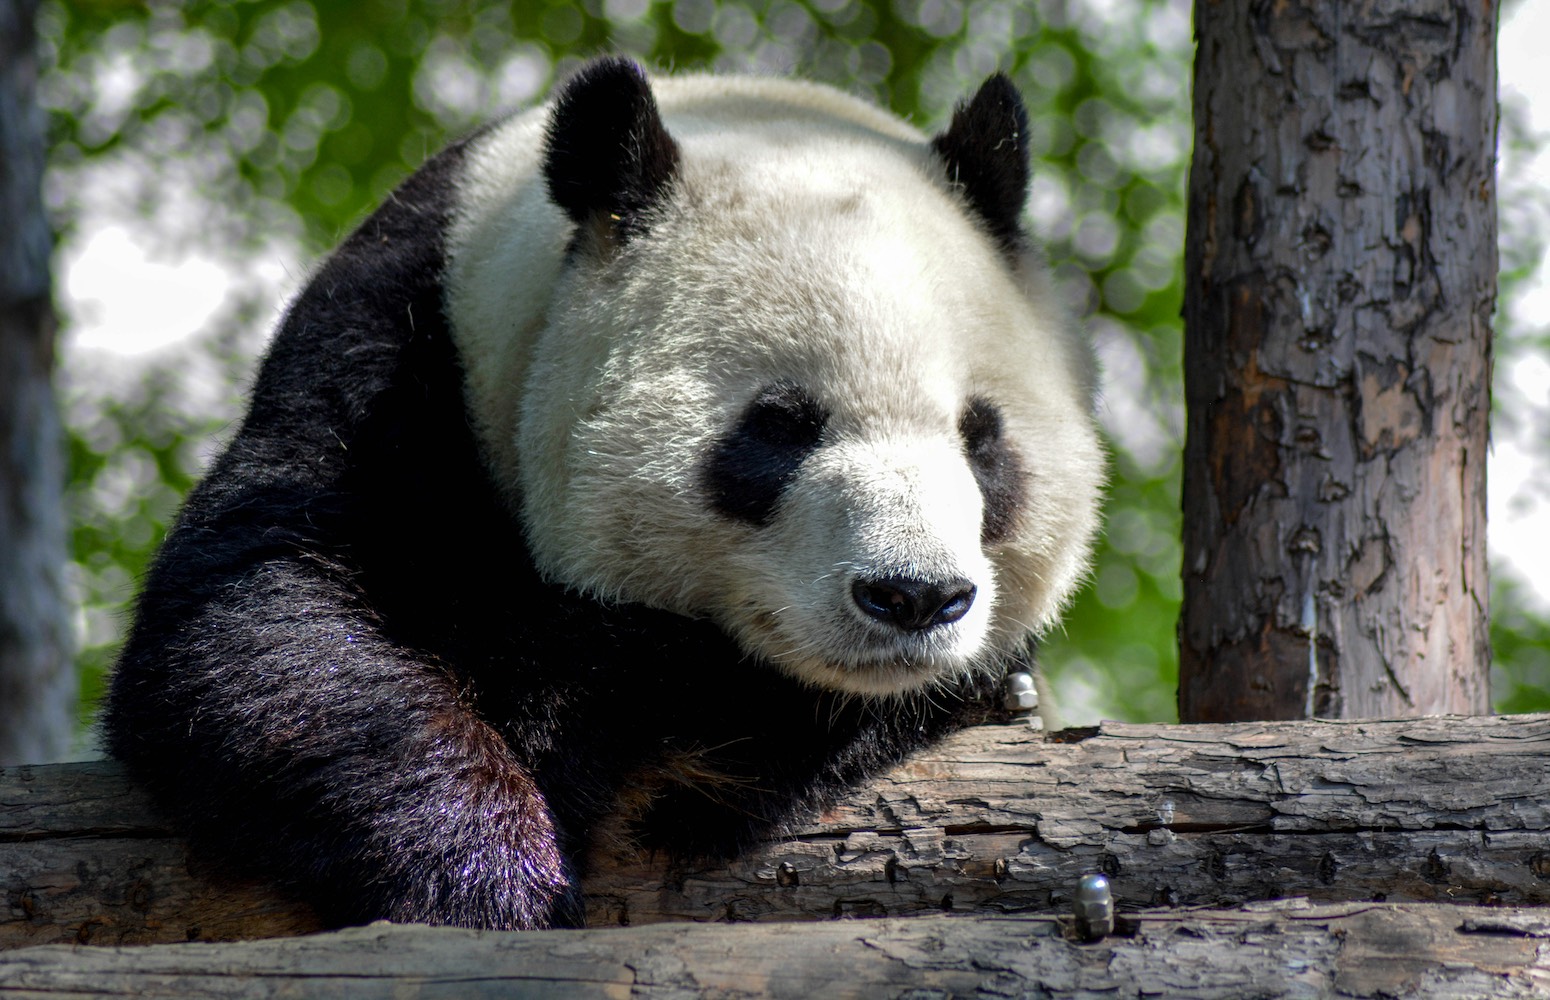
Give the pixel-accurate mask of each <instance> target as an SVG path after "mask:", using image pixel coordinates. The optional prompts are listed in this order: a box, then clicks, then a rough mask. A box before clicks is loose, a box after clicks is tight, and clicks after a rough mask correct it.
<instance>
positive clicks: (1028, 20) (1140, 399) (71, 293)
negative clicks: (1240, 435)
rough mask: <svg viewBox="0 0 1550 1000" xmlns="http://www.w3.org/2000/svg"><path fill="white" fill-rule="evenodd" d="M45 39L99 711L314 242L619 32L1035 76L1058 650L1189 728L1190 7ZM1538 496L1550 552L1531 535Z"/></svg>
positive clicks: (1522, 351) (631, 19)
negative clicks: (190, 500) (1071, 507)
mask: <svg viewBox="0 0 1550 1000" xmlns="http://www.w3.org/2000/svg"><path fill="white" fill-rule="evenodd" d="M1546 6H1550V2H1547V0H1528V2H1527V3H1520V4H1517V5H1509V6H1508V8H1507V9H1506V11H1505V12H1504V19H1505V20H1506V22H1507V23H1508V25H1509V28H1508V29H1506V30H1504V32H1503V62H1504V76H1505V77H1506V78H1507V82H1508V84H1509V85H1515V79H1514V77H1513V72H1514V71H1512V70H1511V69H1510V58H1509V51H1508V49H1509V41H1510V39H1512V38H1514V37H1518V36H1521V35H1523V34H1525V33H1526V34H1527V37H1528V38H1532V37H1534V31H1535V30H1536V29H1535V28H1533V27H1532V25H1530V26H1529V27H1527V28H1522V27H1521V25H1522V24H1523V22H1532V24H1539V25H1540V27H1539V28H1538V29H1537V30H1538V31H1539V37H1550V19H1547V18H1545V17H1544V14H1545V11H1544V10H1543V9H1542V8H1544V7H1546ZM1536 18H1537V19H1538V20H1537V21H1535V20H1534V19H1536ZM1515 19H1516V20H1515ZM1514 24H1519V25H1520V28H1513V27H1512V25H1514ZM1514 32H1516V35H1515V34H1514ZM39 34H40V38H41V44H42V46H43V50H44V63H45V75H44V77H43V79H42V80H41V82H40V95H41V99H42V101H43V103H44V104H45V106H46V110H47V111H48V112H49V114H50V122H51V133H50V146H51V152H50V164H49V170H48V175H47V182H46V184H47V188H46V196H47V201H48V206H49V209H50V211H51V213H52V216H53V219H54V222H55V225H56V227H57V250H56V260H55V281H56V289H57V299H58V303H59V309H60V314H61V321H62V344H63V353H62V360H61V365H60V370H59V380H60V388H61V392H62V396H63V399H64V405H65V408H66V422H67V424H68V428H69V446H70V485H69V499H68V502H69V505H70V513H71V516H72V518H73V525H74V529H73V531H74V534H73V564H72V571H71V579H72V581H73V586H74V587H75V589H76V592H77V597H78V598H79V601H80V606H81V608H82V611H81V616H80V623H79V639H80V653H79V659H80V664H81V667H82V677H83V684H82V695H83V697H82V708H81V719H82V722H83V727H84V726H85V724H86V723H87V722H88V720H89V719H90V716H91V712H92V710H93V705H94V703H95V700H96V698H97V697H98V696H99V695H100V692H101V690H102V683H103V678H104V674H105V671H106V670H107V669H108V667H109V666H110V664H111V662H112V658H113V656H114V653H115V651H116V648H117V645H118V643H119V640H120V636H121V633H122V631H123V627H124V624H125V621H126V617H127V614H128V611H127V608H128V602H129V600H130V599H131V598H132V595H133V592H134V590H135V587H136V581H137V579H138V578H139V576H140V575H141V573H142V572H143V570H144V568H145V566H146V564H147V561H148V560H149V558H150V556H151V554H152V552H153V551H154V548H155V546H156V544H157V542H158V541H159V539H160V538H161V536H162V534H163V532H164V531H165V529H166V526H167V524H168V521H169V519H170V517H171V516H172V514H173V513H174V512H175V510H176V508H177V505H178V503H179V500H180V498H181V496H182V494H183V492H184V491H185V490H186V489H187V488H188V487H189V485H190V484H191V483H192V482H193V481H194V479H195V478H196V477H197V476H198V474H199V471H200V469H201V468H202V467H203V465H204V463H205V462H206V461H207V460H208V459H209V458H210V456H211V455H212V454H213V453H214V451H215V450H216V449H217V448H218V447H219V444H220V442H221V441H222V439H223V436H224V435H225V434H226V433H227V432H228V430H229V429H230V428H231V426H232V423H233V421H234V420H235V419H236V418H237V416H238V415H239V414H240V413H241V405H242V396H243V391H244V388H245V386H246V385H247V384H248V381H249V379H250V377H251V369H252V366H253V363H254V359H255V358H256V357H257V356H258V355H259V354H260V353H261V351H262V348H263V343H264V340H265V337H266V336H267V333H268V330H269V328H270V326H271V325H272V324H273V322H274V321H275V319H276V318H277V316H278V313H279V311H280V309H281V308H282V307H283V303H284V301H285V298H286V297H287V296H288V295H289V294H291V293H293V292H294V291H296V290H297V289H298V288H299V287H300V285H301V284H302V283H303V282H304V280H305V278H306V276H307V274H308V271H309V268H310V267H311V266H312V262H314V261H315V260H316V259H317V257H318V256H319V255H320V254H322V253H324V252H326V251H327V249H328V248H329V247H330V246H331V245H333V244H334V243H335V242H337V240H338V239H339V238H340V237H341V236H342V235H343V234H344V233H346V232H347V231H348V230H349V229H350V227H351V226H352V225H353V224H354V223H355V222H357V221H358V220H360V219H361V218H362V217H363V216H364V214H365V213H366V212H367V211H369V210H370V208H371V207H372V206H373V205H374V204H376V203H377V202H378V201H380V200H381V199H382V198H383V197H384V196H385V195H386V193H387V192H388V191H389V190H390V189H391V188H392V187H393V185H394V184H396V183H397V182H398V181H399V180H401V179H402V178H403V177H404V176H406V175H407V174H408V173H409V172H410V171H411V170H413V169H414V168H415V167H416V166H417V165H418V164H419V163H420V162H422V161H423V160H424V159H425V157H426V156H427V155H428V154H429V153H431V152H433V151H434V150H435V149H437V148H438V147H439V146H441V145H442V144H443V143H444V142H446V141H447V140H448V139H449V138H451V137H454V136H456V135H458V134H460V133H462V132H465V131H467V130H468V129H470V128H471V127H473V126H474V125H475V124H477V123H479V122H481V121H483V120H485V119H487V118H489V117H490V116H492V115H496V114H499V113H501V112H503V111H506V110H511V109H515V108H520V107H523V106H526V105H528V104H531V103H532V102H534V101H536V100H538V99H539V98H540V97H541V96H542V95H543V94H544V93H545V92H546V91H547V89H548V88H549V87H550V86H551V85H552V84H553V83H554V82H555V81H556V80H558V79H562V78H563V77H564V76H565V75H566V74H567V72H569V70H570V69H571V68H573V67H574V66H575V65H576V63H577V62H579V61H580V60H581V59H583V58H585V57H587V56H589V55H592V54H596V53H598V52H603V51H619V52H624V53H628V54H630V55H633V56H635V57H637V58H639V59H640V60H642V61H643V62H645V63H646V64H648V65H650V66H653V67H656V68H659V69H663V70H697V69H714V70H722V71H750V72H758V73H776V74H797V75H801V76H806V77H809V78H812V79H817V80H822V81H826V82H829V83H833V84H836V85H838V86H840V87H843V88H845V89H848V90H851V91H854V92H858V93H863V94H867V95H869V96H871V97H872V98H873V99H875V100H876V101H877V102H878V103H879V104H882V105H886V106H889V107H891V108H893V109H894V110H895V111H896V112H898V113H900V114H902V115H904V116H905V117H907V118H909V119H911V120H912V121H914V122H916V123H917V124H918V125H920V126H921V127H923V128H925V129H927V130H935V129H937V128H939V127H941V126H942V125H943V124H945V121H946V119H947V117H948V115H949V114H950V111H951V108H952V105H953V102H954V101H955V100H957V99H959V98H961V97H962V96H964V95H966V94H968V93H969V92H971V91H972V89H973V88H974V87H975V86H976V85H977V84H978V83H979V82H980V80H982V79H983V78H984V77H985V76H986V75H987V74H988V73H990V72H993V71H995V70H997V69H1000V70H1005V71H1007V72H1009V73H1011V74H1012V76H1013V77H1014V79H1016V80H1017V82H1018V83H1019V84H1020V86H1021V87H1022V88H1023V90H1024V93H1025V95H1026V97H1027V99H1028V102H1029V105H1030V110H1031V112H1032V119H1033V120H1032V128H1031V135H1030V137H1029V141H1030V143H1031V146H1032V151H1033V157H1034V160H1035V170H1036V179H1035V181H1034V184H1033V190H1032V196H1031V198H1030V205H1029V208H1030V213H1031V216H1032V219H1033V222H1034V225H1035V228H1036V230H1037V233H1038V235H1039V237H1040V238H1041V239H1042V241H1043V242H1044V243H1045V244H1046V246H1047V247H1048V255H1049V259H1050V262H1051V264H1052V266H1053V268H1054V270H1055V273H1056V275H1057V277H1058V280H1059V284H1060V287H1061V289H1062V293H1063V294H1064V295H1065V296H1066V297H1067V298H1068V301H1069V302H1070V303H1071V306H1072V308H1073V310H1074V311H1075V312H1076V313H1078V314H1079V315H1080V316H1081V317H1082V319H1083V323H1084V324H1085V326H1086V328H1087V330H1088V331H1089V333H1090V335H1091V336H1092V337H1093V339H1094V340H1095V342H1096V343H1097V346H1098V350H1099V353H1100V356H1101V358H1102V361H1103V364H1104V367H1105V388H1104V399H1103V403H1102V410H1101V418H1102V422H1103V426H1104V428H1105V430H1106V432H1107V434H1108V435H1109V438H1110V442H1111V447H1112V455H1113V481H1112V484H1111V486H1110V491H1109V492H1110V496H1109V499H1108V506H1107V511H1108V514H1107V517H1108V525H1107V531H1106V533H1105V536H1104V541H1103V543H1102V547H1101V549H1100V552H1099V555H1098V560H1097V564H1096V567H1095V570H1094V572H1093V574H1092V578H1091V580H1090V582H1089V584H1088V586H1087V587H1086V589H1085V590H1084V591H1083V593H1082V594H1081V596H1080V598H1079V600H1078V602H1077V604H1076V606H1075V608H1074V609H1073V611H1072V613H1071V615H1070V616H1069V618H1068V619H1067V621H1066V624H1065V628H1064V631H1063V633H1062V634H1060V635H1057V636H1054V637H1052V639H1051V640H1050V641H1049V642H1048V643H1047V644H1046V646H1045V648H1044V652H1043V658H1044V662H1045V666H1046V669H1047V671H1048V672H1049V673H1050V674H1051V677H1052V680H1053V683H1054V686H1055V689H1056V693H1057V699H1058V701H1059V702H1060V705H1061V714H1062V716H1063V717H1064V718H1065V719H1066V720H1067V721H1069V722H1090V721H1094V720H1096V719H1098V718H1121V719H1130V720H1138V721H1139V720H1152V721H1169V720H1172V719H1174V718H1175V717H1176V714H1175V705H1174V687H1175V681H1176V675H1177V653H1176V649H1175V638H1174V623H1175V620H1176V617H1177V613H1178V601H1179V596H1180V583H1179V533H1180V525H1179V520H1180V518H1179V512H1178V506H1179V505H1178V488H1179V452H1180V449H1181V447H1182V428H1183V412H1182V406H1183V397H1182V385H1181V370H1180V343H1181V328H1180V320H1179V309H1180V301H1181V300H1180V294H1181V293H1180V288H1181V284H1180V282H1181V274H1180V271H1181V261H1182V250H1183V241H1184V184H1185V174H1186V170H1187V166H1188V160H1189V150H1190V136H1191V128H1190V121H1189V93H1190V78H1191V56H1192V38H1191V27H1190V5H1189V4H1188V3H1187V2H1183V0H1042V2H1006V0H973V2H962V0H865V2H857V0H663V2H658V0H582V2H580V3H575V2H570V0H552V2H551V0H524V2H520V3H515V4H505V5H502V4H484V3H474V2H466V0H365V2H342V0H289V2H235V0H218V2H212V0H199V2H189V3H164V2H152V3H148V4H147V3H135V2H126V0H70V2H68V3H65V2H60V0H50V2H46V3H44V5H43V7H42V10H41V14H40V20H39ZM1514 44H1515V43H1514ZM1512 51H1513V52H1516V51H1517V49H1516V48H1514V49H1512ZM1511 58H1517V59H1519V60H1520V62H1521V63H1522V64H1523V65H1524V66H1528V65H1530V64H1532V62H1533V60H1534V54H1533V53H1532V52H1528V51H1525V52H1524V53H1522V55H1521V56H1512V57H1511ZM1525 72H1527V71H1526V70H1525ZM1544 103H1545V106H1547V107H1550V92H1547V93H1546V99H1545V102H1544ZM1535 113H1536V112H1535V102H1534V101H1532V100H1530V99H1528V98H1526V97H1524V96H1523V95H1522V94H1521V93H1519V92H1518V91H1516V90H1514V91H1512V92H1511V93H1509V94H1508V97H1507V99H1506V101H1505V103H1504V109H1503V139H1502V153H1503V173H1502V188H1501V202H1502V233H1503V245H1502V251H1503V254H1502V262H1503V275H1502V279H1503V296H1504V297H1503V307H1502V308H1501V309H1500V310H1499V317H1498V326H1499V334H1498V346H1497V359H1498V360H1497V371H1498V381H1497V387H1496V400H1497V405H1498V409H1497V413H1496V417H1495V420H1496V423H1495V428H1496V430H1495V437H1496V441H1497V446H1496V450H1497V455H1498V457H1500V458H1503V459H1505V460H1506V461H1505V462H1504V464H1503V469H1504V470H1505V471H1504V472H1502V473H1500V476H1501V477H1502V478H1501V480H1500V481H1503V482H1505V483H1506V484H1507V485H1506V486H1505V487H1502V488H1499V487H1498V486H1497V485H1496V483H1497V482H1498V478H1496V477H1498V475H1499V473H1498V470H1497V469H1496V468H1494V467H1493V469H1492V476H1493V486H1492V496H1493V499H1492V508H1491V509H1492V518H1493V521H1492V524H1493V528H1492V530H1493V536H1492V537H1493V546H1496V547H1498V548H1499V549H1501V550H1502V551H1503V553H1504V554H1503V556H1502V558H1500V559H1498V560H1496V563H1495V567H1494V575H1495V579H1496V583H1495V586H1494V591H1493V598H1492V599H1493V611H1494V626H1493V639H1494V643H1495V656H1496V672H1495V682H1494V688H1495V696H1496V702H1497V705H1498V707H1499V708H1501V709H1502V710H1507V711H1527V710H1533V709H1550V580H1547V579H1546V578H1545V575H1546V574H1550V541H1547V539H1550V469H1547V464H1546V459H1545V456H1546V454H1547V453H1550V363H1547V362H1546V361H1545V358H1546V357H1547V356H1550V332H1547V331H1550V293H1545V292H1544V291H1543V288H1542V285H1541V284H1540V283H1539V267H1540V264H1541V261H1542V258H1543V255H1544V253H1543V251H1544V241H1543V238H1542V235H1541V234H1544V233H1547V232H1550V200H1547V198H1546V195H1545V191H1546V190H1550V159H1546V158H1545V157H1544V156H1542V155H1541V150H1542V149H1543V148H1544V146H1545V145H1546V144H1545V143H1544V141H1543V139H1544V136H1545V134H1546V133H1547V132H1550V120H1547V119H1544V118H1541V119H1539V120H1536V119H1535V117H1534V115H1535ZM1541 114H1543V112H1541ZM1541 514H1543V515H1544V518H1543V520H1544V523H1545V525H1546V527H1545V530H1544V535H1545V537H1543V538H1539V540H1538V541H1537V542H1535V541H1534V540H1533V539H1534V538H1535V537H1537V536H1535V535H1534V533H1533V532H1532V530H1528V528H1525V527H1524V526H1525V525H1526V526H1529V528H1531V527H1532V525H1533V524H1534V523H1535V522H1536V521H1537V520H1538V519H1539V518H1538V515H1541ZM1504 531H1507V532H1515V533H1512V534H1502V532H1504ZM1525 539H1527V541H1525ZM1535 545H1537V546H1538V548H1537V550H1536V548H1535ZM1536 574H1537V576H1536Z"/></svg>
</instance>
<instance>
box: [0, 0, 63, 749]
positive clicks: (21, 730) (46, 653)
mask: <svg viewBox="0 0 1550 1000" xmlns="http://www.w3.org/2000/svg"><path fill="white" fill-rule="evenodd" d="M36 7H37V4H36V2H35V0H0V763H13V762H17V761H46V760H54V759H57V758H59V757H61V756H63V755H64V754H65V752H66V751H67V750H68V749H69V747H70V737H71V734H72V732H73V731H74V725H75V701H76V697H77V686H76V680H75V672H74V669H73V665H72V662H71V641H70V634H71V633H70V610H69V602H68V601H67V600H66V596H65V581H64V570H65V559H66V549H65V515H64V501H63V499H62V493H63V490H64V456H63V451H62V444H63V439H62V436H61V432H60V425H59V415H58V412H57V409H56V407H55V404H54V391H53V386H52V383H51V382H50V375H51V374H52V370H53V362H54V314H53V308H52V303H51V300H50V297H49V270H48V258H49V246H50V242H51V238H50V234H49V227H48V219H47V217H46V216H45V215H44V213H43V193H42V180H43V122H42V115H41V113H40V112H39V110H38V107H37V103H36V101H35V100H34V93H35V91H36V81H37V71H38V62H37V56H36V54H35V52H34V51H33V41H34V35H33V24H32V21H33V12H34V11H35V9H36Z"/></svg>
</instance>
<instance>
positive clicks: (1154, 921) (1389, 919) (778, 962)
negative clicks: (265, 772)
mask: <svg viewBox="0 0 1550 1000" xmlns="http://www.w3.org/2000/svg"><path fill="white" fill-rule="evenodd" d="M1547 990H1550V914H1546V913H1545V912H1543V911H1534V910H1523V909H1487V908H1484V907H1462V906H1454V905H1450V904H1437V903H1412V904H1403V905H1396V904H1381V903H1379V904H1373V903H1366V904H1349V903H1348V904H1337V905H1333V906H1325V907H1312V906H1309V905H1308V904H1307V903H1306V902H1304V901H1292V902H1285V903H1281V904H1275V905H1263V904H1262V905H1259V906H1248V907H1243V908H1239V909H1237V910H1233V911H1215V912H1187V911H1177V910H1168V911H1161V912H1158V911H1149V912H1146V913H1140V914H1135V915H1133V916H1131V917H1129V918H1128V919H1127V921H1126V922H1125V924H1124V926H1123V927H1122V928H1121V933H1120V934H1118V935H1115V936H1112V937H1109V938H1106V939H1103V940H1101V941H1098V942H1094V943H1081V942H1078V941H1076V940H1074V939H1073V938H1072V937H1071V936H1070V935H1069V927H1068V926H1066V923H1065V922H1064V921H1060V920H1058V919H1056V918H1053V917H1035V916H1021V917H1012V916H1005V917H990V916H980V917H946V916H936V917H921V918H916V919H909V920H900V919H885V920H844V921H830V922H827V923H816V924H815V923H807V924H790V923H787V924H758V925H753V924H676V925H674V924H658V925H655V926H651V927H629V928H604V929H596V930H586V931H536V932H527V933H520V932H518V933H513V932H484V933H481V932H477V931H464V930H456V929H451V928H431V927H423V926H395V925H391V924H373V925H371V926H368V927H358V928H352V929H350V930H346V931H339V932H334V933H330V934H323V935H317V936H311V937H303V938H288V939H280V940H267V941H245V942H238V943H235V944H207V943H200V942H196V943H186V944H177V945H158V946H153V947H148V948H124V947H115V948H81V947H70V946H59V945H51V946H45V947H38V948H27V949H22V950H20V951H13V952H10V953H8V954H7V955H6V957H5V960H4V961H3V962H0V994H3V995H4V996H6V997H14V998H18V1000H21V998H28V1000H44V998H47V1000H65V998H70V997H97V996H104V995H113V996H153V995H154V996H158V997H169V998H176V997H215V998H218V997H243V998H248V997H265V996H281V995H283V996H286V997H326V998H329V1000H356V998H368V997H388V996H394V997H397V996H407V995H414V996H426V997H458V998H478V997H509V996H521V997H525V998H548V997H554V998H583V1000H585V998H594V997H596V998H605V997H606V998H619V997H651V998H659V1000H660V998H675V1000H676V998H691V997H702V996H716V997H755V996H760V997H763V996H769V997H814V996H821V997H834V998H845V997H864V998H872V997H881V996H888V997H910V998H917V1000H920V998H927V997H931V998H939V997H949V996H960V997H967V996H986V997H988V996H994V997H1006V996H1041V997H1056V996H1058V997H1062V998H1095V1000H1096V998H1103V1000H1114V998H1116V997H1140V996H1188V997H1192V998H1203V1000H1213V998H1220V1000H1241V998H1243V997H1259V998H1274V997H1319V996H1334V995H1336V994H1338V995H1340V996H1344V997H1357V998H1360V997H1385V998H1386V997H1394V996H1423V997H1473V998H1495V997H1543V996H1545V995H1546V991H1547Z"/></svg>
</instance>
